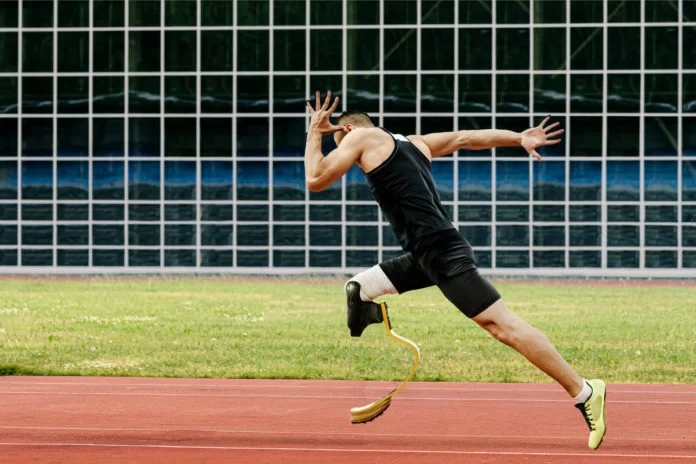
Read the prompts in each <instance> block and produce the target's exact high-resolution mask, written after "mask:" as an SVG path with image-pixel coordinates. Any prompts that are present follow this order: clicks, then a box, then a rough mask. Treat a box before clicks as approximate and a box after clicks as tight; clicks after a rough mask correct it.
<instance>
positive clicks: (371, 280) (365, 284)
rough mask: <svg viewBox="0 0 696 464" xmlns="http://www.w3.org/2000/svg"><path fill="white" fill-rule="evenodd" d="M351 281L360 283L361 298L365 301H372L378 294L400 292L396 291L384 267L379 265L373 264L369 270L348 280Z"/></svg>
mask: <svg viewBox="0 0 696 464" xmlns="http://www.w3.org/2000/svg"><path fill="white" fill-rule="evenodd" d="M350 281H353V282H357V283H359V284H360V299H361V300H363V301H372V300H373V299H374V298H377V297H378V296H382V295H387V294H389V295H395V294H397V293H399V292H397V291H396V288H395V287H394V284H392V283H391V280H389V277H387V275H386V274H385V273H384V271H383V270H382V268H381V267H379V266H378V265H375V266H372V267H371V268H370V269H368V270H367V271H363V272H361V273H360V274H358V275H356V276H355V277H353V278H352V279H350V280H349V281H348V282H350ZM348 282H346V283H348Z"/></svg>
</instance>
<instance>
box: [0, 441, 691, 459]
mask: <svg viewBox="0 0 696 464" xmlns="http://www.w3.org/2000/svg"><path fill="white" fill-rule="evenodd" d="M0 446H17V447H19V446H41V447H51V446H54V447H85V448H91V447H94V448H100V447H103V448H153V449H183V450H186V449H191V450H221V451H286V452H288V451H295V452H303V453H306V452H320V453H389V454H445V455H446V454H454V455H499V456H587V457H596V458H602V457H616V458H651V459H653V458H663V459H696V456H694V455H669V454H617V453H548V452H547V453H544V452H523V451H455V450H451V451H450V450H404V449H399V450H393V449H341V448H299V447H298V448H290V447H277V448H276V447H256V446H186V445H142V444H125V443H112V444H99V443H31V442H29V443H0Z"/></svg>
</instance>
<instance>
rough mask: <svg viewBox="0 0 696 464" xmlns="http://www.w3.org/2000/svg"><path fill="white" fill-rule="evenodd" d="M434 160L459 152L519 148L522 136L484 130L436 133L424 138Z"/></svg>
mask: <svg viewBox="0 0 696 464" xmlns="http://www.w3.org/2000/svg"><path fill="white" fill-rule="evenodd" d="M422 138H423V142H425V144H426V145H428V148H430V155H431V156H432V157H433V158H437V157H439V156H445V155H449V154H450V153H454V152H455V151H457V150H462V149H467V150H487V149H490V148H494V147H519V146H520V145H521V143H522V134H520V133H518V132H513V131H509V130H499V129H483V130H461V131H456V132H436V133H433V134H426V135H424V136H422Z"/></svg>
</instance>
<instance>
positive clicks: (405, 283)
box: [379, 253, 435, 294]
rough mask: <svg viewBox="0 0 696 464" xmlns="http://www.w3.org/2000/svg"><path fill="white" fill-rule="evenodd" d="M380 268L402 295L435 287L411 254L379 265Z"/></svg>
mask: <svg viewBox="0 0 696 464" xmlns="http://www.w3.org/2000/svg"><path fill="white" fill-rule="evenodd" d="M379 267H380V268H382V271H384V273H385V274H386V275H387V277H388V278H389V280H390V281H391V283H392V284H393V285H394V288H396V291H397V292H399V293H400V294H401V293H406V292H410V291H411V290H419V289H421V288H427V287H432V286H433V285H435V282H433V281H432V280H431V278H430V277H429V276H428V274H426V272H425V271H424V270H423V268H422V267H421V266H420V265H419V264H418V261H416V259H415V258H414V257H413V255H411V253H406V254H403V255H401V256H397V257H396V258H392V259H390V260H388V261H384V262H382V263H379Z"/></svg>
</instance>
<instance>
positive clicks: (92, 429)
mask: <svg viewBox="0 0 696 464" xmlns="http://www.w3.org/2000/svg"><path fill="white" fill-rule="evenodd" d="M0 430H65V431H87V432H199V433H226V434H264V435H320V436H322V435H339V436H356V437H364V436H366V437H421V438H493V439H497V438H500V439H505V438H522V439H538V440H553V439H555V440H575V439H577V438H578V437H575V436H548V435H544V436H541V435H539V436H537V435H534V436H529V435H462V434H459V435H458V434H404V433H372V432H371V433H359V432H340V431H335V432H313V431H277V430H231V429H201V428H181V427H179V428H148V427H143V428H128V429H126V428H118V427H116V428H104V427H57V426H36V427H32V426H0ZM582 439H583V440H584V437H583V438H582ZM690 439H696V438H694V437H684V438H633V437H620V438H617V437H616V435H612V441H617V440H618V441H621V440H623V441H679V442H682V441H686V440H690Z"/></svg>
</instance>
